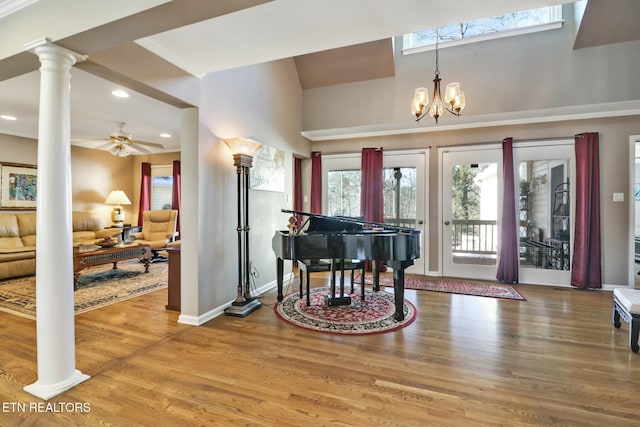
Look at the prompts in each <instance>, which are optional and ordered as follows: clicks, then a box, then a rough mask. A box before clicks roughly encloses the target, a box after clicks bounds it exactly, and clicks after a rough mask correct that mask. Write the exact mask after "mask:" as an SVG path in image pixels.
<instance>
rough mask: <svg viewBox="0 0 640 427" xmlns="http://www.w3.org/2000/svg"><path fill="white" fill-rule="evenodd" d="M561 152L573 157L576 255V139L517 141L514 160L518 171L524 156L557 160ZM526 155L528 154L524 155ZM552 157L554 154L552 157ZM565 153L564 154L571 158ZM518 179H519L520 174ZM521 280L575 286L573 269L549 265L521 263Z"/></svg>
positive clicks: (514, 147)
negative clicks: (540, 265) (550, 267)
mask: <svg viewBox="0 0 640 427" xmlns="http://www.w3.org/2000/svg"><path fill="white" fill-rule="evenodd" d="M554 147H555V153H554V154H551V155H548V154H546V153H545V152H541V151H540V150H544V149H545V148H548V149H549V150H552V149H554ZM558 152H562V155H563V156H567V157H568V159H569V170H568V171H567V175H568V176H569V182H570V191H571V192H570V203H571V205H570V212H571V213H570V225H569V228H570V231H569V247H570V248H571V250H570V254H571V256H573V237H574V232H573V231H574V227H575V223H574V222H575V205H576V200H575V199H576V198H575V194H576V192H575V186H576V173H575V172H576V159H575V146H574V140H573V139H558V140H549V141H544V142H538V141H535V142H533V141H521V142H517V143H514V144H513V161H514V172H516V173H517V171H518V166H519V164H520V162H521V161H522V160H525V161H526V160H555V159H556V157H555V156H556V155H559V154H558ZM522 157H526V158H525V159H522ZM549 157H552V158H551V159H550V158H549ZM567 157H564V158H567ZM515 178H516V182H517V178H518V177H517V176H516V177H515ZM515 187H516V188H515V191H516V200H518V198H519V197H518V196H519V195H520V191H519V188H518V185H516V186H515ZM516 218H518V206H516ZM519 246H520V233H518V247H519ZM569 263H570V264H569V265H571V261H569ZM519 269H520V274H519V282H520V283H523V284H526V283H530V284H536V285H549V286H566V287H570V286H571V270H547V269H533V268H526V267H525V268H523V267H519Z"/></svg>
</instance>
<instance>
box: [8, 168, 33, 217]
mask: <svg viewBox="0 0 640 427" xmlns="http://www.w3.org/2000/svg"><path fill="white" fill-rule="evenodd" d="M37 199H38V169H37V168H36V166H33V165H23V164H17V163H2V164H0V209H31V210H33V209H35V208H36V202H37Z"/></svg>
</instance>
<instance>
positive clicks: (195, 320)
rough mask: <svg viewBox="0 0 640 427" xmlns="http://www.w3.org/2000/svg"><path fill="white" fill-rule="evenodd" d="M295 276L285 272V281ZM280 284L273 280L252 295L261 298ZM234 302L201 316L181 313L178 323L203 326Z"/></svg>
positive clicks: (221, 313)
mask: <svg viewBox="0 0 640 427" xmlns="http://www.w3.org/2000/svg"><path fill="white" fill-rule="evenodd" d="M293 277H294V275H293V272H291V273H288V274H285V275H284V277H283V279H282V280H283V282H288V281H290V280H292V279H293ZM277 286H278V282H277V280H273V281H271V282H269V283H267V284H265V285H262V286H261V287H260V288H258V289H256V290H255V291H254V292H253V293H252V296H255V297H256V298H258V299H260V297H261V296H262V295H264V294H265V293H267V292H269V291H270V290H272V289H274V288H276V287H277ZM232 302H233V300H230V301H228V302H227V303H226V304H224V305H221V306H218V307H214V308H212V309H211V310H209V311H207V312H205V313H202V314H201V315H199V316H189V315H184V314H180V316H178V323H183V324H185V325H191V326H201V325H204V324H205V323H207V322H208V321H210V320H213V319H215V318H216V317H218V316H220V315H223V314H224V310H225V309H226V308H227V307H229V306H230V305H231V303H232Z"/></svg>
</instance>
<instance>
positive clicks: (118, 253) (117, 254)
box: [73, 245, 151, 289]
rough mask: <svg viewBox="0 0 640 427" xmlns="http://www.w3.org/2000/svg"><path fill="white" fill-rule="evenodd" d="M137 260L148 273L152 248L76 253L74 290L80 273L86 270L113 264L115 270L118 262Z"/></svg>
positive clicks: (117, 247) (139, 247)
mask: <svg viewBox="0 0 640 427" xmlns="http://www.w3.org/2000/svg"><path fill="white" fill-rule="evenodd" d="M136 258H140V259H142V260H143V261H144V272H145V273H148V272H149V263H150V262H151V246H149V245H130V246H114V247H111V248H103V249H96V250H92V251H87V252H81V251H78V252H75V253H74V254H73V289H77V288H78V277H79V276H80V271H81V270H84V269H85V268H88V267H93V266H95V265H103V264H109V263H113V269H114V270H115V269H116V268H118V266H117V264H118V262H120V261H125V260H128V259H136Z"/></svg>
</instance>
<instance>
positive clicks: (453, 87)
mask: <svg viewBox="0 0 640 427" xmlns="http://www.w3.org/2000/svg"><path fill="white" fill-rule="evenodd" d="M459 96H460V83H449V84H448V85H447V88H446V89H445V91H444V102H446V103H447V104H451V105H452V106H453V105H454V104H455V100H456V98H457V97H459ZM451 101H453V102H451Z"/></svg>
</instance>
